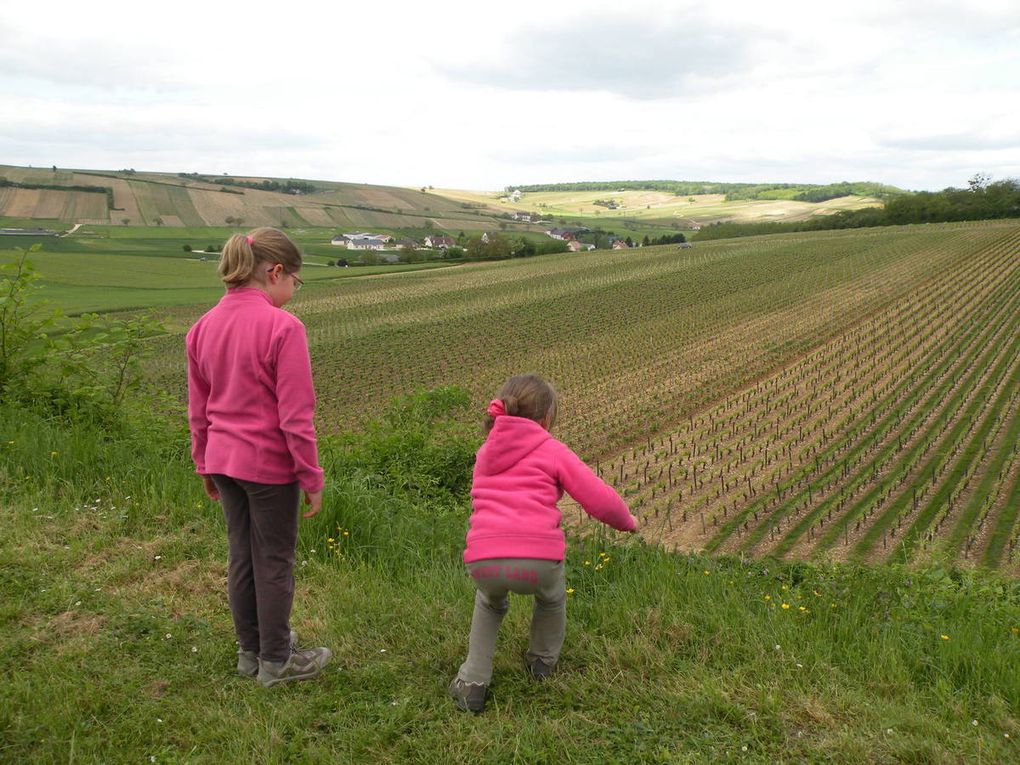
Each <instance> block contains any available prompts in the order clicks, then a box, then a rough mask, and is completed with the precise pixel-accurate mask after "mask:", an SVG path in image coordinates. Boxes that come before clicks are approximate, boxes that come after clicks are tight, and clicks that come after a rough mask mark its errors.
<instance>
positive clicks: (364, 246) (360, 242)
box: [347, 239, 386, 250]
mask: <svg viewBox="0 0 1020 765" xmlns="http://www.w3.org/2000/svg"><path fill="white" fill-rule="evenodd" d="M385 246H386V243H385V242H383V241H380V240H379V239H351V240H350V241H349V242H347V249H348V250H381V249H382V248H383V247H385Z"/></svg>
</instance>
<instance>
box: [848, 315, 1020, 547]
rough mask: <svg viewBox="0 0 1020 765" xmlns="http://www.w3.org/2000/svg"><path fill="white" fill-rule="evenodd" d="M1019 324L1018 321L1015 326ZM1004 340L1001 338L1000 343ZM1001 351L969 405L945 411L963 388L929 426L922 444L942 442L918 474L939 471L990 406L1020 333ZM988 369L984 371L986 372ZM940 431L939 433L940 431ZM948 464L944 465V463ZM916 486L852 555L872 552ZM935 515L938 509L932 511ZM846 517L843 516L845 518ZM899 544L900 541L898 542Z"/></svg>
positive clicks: (866, 534) (870, 530) (893, 503)
mask: <svg viewBox="0 0 1020 765" xmlns="http://www.w3.org/2000/svg"><path fill="white" fill-rule="evenodd" d="M1013 326H1015V323H1014V325H1013ZM1001 342H1002V341H1001V340H1000V343H1001ZM994 351H998V353H996V356H997V357H998V356H999V355H1001V358H999V361H998V362H997V363H996V365H995V366H994V367H993V368H992V370H991V373H990V374H988V375H987V376H986V379H985V381H984V383H983V384H982V385H981V387H980V388H978V389H977V390H976V391H975V392H974V395H973V398H972V400H971V402H970V404H969V405H967V406H966V407H965V408H964V409H963V411H961V412H954V414H953V415H948V414H945V412H946V411H947V410H948V409H950V408H951V407H954V406H955V407H959V406H960V405H961V403H962V401H961V399H962V398H963V397H962V395H961V394H962V391H960V392H958V393H957V394H956V396H954V397H953V400H951V401H949V402H947V403H946V405H945V406H943V408H942V411H943V415H942V416H941V417H940V418H939V419H937V420H936V422H935V423H934V424H933V425H932V426H931V427H930V428H929V429H928V431H927V432H926V434H925V437H924V438H923V439H922V441H921V442H920V445H926V444H928V443H929V437H930V436H932V435H933V434H934V435H935V437H936V438H937V439H938V441H939V444H940V445H939V446H936V445H935V444H934V443H932V445H931V448H930V451H931V456H930V457H929V458H928V459H927V461H926V462H924V464H922V465H920V466H919V467H916V468H915V469H914V470H913V471H912V472H914V473H916V474H917V475H918V476H928V475H931V473H932V471H933V470H935V471H936V472H939V471H938V470H937V467H938V465H939V463H940V462H944V461H945V460H947V459H948V458H949V457H948V455H949V452H950V451H952V447H953V446H954V445H955V444H956V443H957V442H958V441H960V440H961V439H962V438H964V437H965V435H966V433H967V432H968V430H969V429H970V428H971V427H972V426H973V425H974V421H975V417H976V415H977V414H978V412H979V411H981V410H982V409H983V408H984V407H985V406H986V405H987V397H988V395H989V394H990V393H991V392H992V391H993V390H994V389H995V388H996V387H997V386H998V385H999V384H1000V382H1001V380H1002V378H1003V376H1004V375H1005V373H1006V372H1007V371H1008V369H1009V367H1010V364H1012V363H1013V360H1014V358H1015V356H1016V354H1017V352H1018V351H1020V336H1017V337H1016V338H1015V339H1014V340H1013V342H1012V343H1011V344H1009V345H1008V346H1005V347H1001V346H999V345H997V346H996V347H995V348H994V349H991V350H990V352H994ZM985 369H986V368H983V369H982V370H981V371H982V372H984V371H985ZM974 379H975V375H972V376H971V377H970V380H972V381H973V380H974ZM953 419H955V420H956V424H955V425H952V426H950V422H951V421H952V420H953ZM936 431H938V432H936ZM910 456H911V458H914V457H916V455H915V454H913V453H912V454H911V455H910ZM943 467H944V466H943ZM914 488H915V486H913V485H911V486H908V487H907V488H906V489H904V490H903V491H902V492H901V493H900V494H899V495H898V496H897V497H896V498H895V499H894V500H892V501H891V502H890V503H889V505H888V507H886V509H885V510H884V511H882V513H881V515H879V516H878V518H877V519H876V520H875V521H874V522H873V523H872V524H871V526H869V527H868V529H867V530H866V531H865V532H864V534H863V535H862V536H861V538H860V539H859V540H858V541H857V543H856V544H855V545H854V546H853V548H852V556H853V557H856V558H862V557H864V556H865V555H867V554H868V553H869V552H871V549H872V547H873V546H874V545H875V544H876V543H877V542H878V540H879V538H880V537H881V536H882V534H883V533H884V532H886V531H887V530H888V528H889V526H890V525H891V524H892V523H893V522H894V521H895V520H896V518H897V517H898V516H899V515H900V514H901V513H902V512H904V511H905V510H906V508H907V506H908V505H909V504H910V503H912V502H913V490H914ZM922 513H923V514H925V515H927V513H926V511H922ZM930 513H931V515H932V516H934V514H935V510H934V509H932V510H931V511H930ZM842 520H843V519H841V521H842ZM897 544H899V543H897Z"/></svg>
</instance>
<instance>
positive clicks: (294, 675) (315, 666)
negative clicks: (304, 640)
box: [258, 648, 333, 688]
mask: <svg viewBox="0 0 1020 765" xmlns="http://www.w3.org/2000/svg"><path fill="white" fill-rule="evenodd" d="M332 657H333V652H332V651H330V650H329V649H328V648H305V649H303V650H300V651H297V650H295V651H292V652H291V654H290V658H289V659H287V661H263V660H262V659H259V675H258V677H259V682H260V683H262V685H263V686H264V687H266V688H271V687H273V686H274V685H276V684H277V683H289V682H291V681H293V680H310V679H311V678H313V677H315V676H316V675H318V674H319V673H320V672H322V668H323V667H325V666H326V662H328V661H329V660H330V659H331V658H332Z"/></svg>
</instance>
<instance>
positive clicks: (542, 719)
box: [0, 410, 1020, 763]
mask: <svg viewBox="0 0 1020 765" xmlns="http://www.w3.org/2000/svg"><path fill="white" fill-rule="evenodd" d="M174 422H175V423H176V424H177V425H178V427H172V426H167V425H165V424H163V425H161V424H159V423H156V422H153V421H151V420H149V419H147V418H144V417H142V416H140V415H139V416H137V419H133V420H130V421H129V422H128V428H127V429H126V430H115V431H112V432H111V431H110V430H102V429H99V430H97V429H95V428H93V427H90V426H87V425H73V426H60V425H56V424H54V423H53V422H51V421H48V420H46V419H43V418H40V417H38V416H36V415H33V414H31V413H30V412H14V411H11V410H4V411H3V412H2V413H0V433H2V437H3V440H2V442H0V492H2V497H3V501H2V503H0V507H2V510H0V513H2V516H3V525H4V529H5V533H4V535H3V536H2V538H0V591H2V595H3V597H2V599H0V627H2V629H0V671H2V672H3V676H4V678H5V682H4V683H3V684H2V685H0V759H2V760H4V761H9V762H18V761H33V762H99V761H101V762H147V761H149V760H150V758H152V757H154V758H155V761H156V762H210V763H219V762H237V761H249V760H250V761H254V762H302V763H303V762H320V761H322V762H326V761H329V762H337V761H341V762H363V761H372V762H422V763H433V762H477V761H479V760H482V761H486V762H521V763H532V762H547V761H562V762H603V761H604V762H621V763H623V762H628V763H629V762H690V763H700V762H706V761H721V762H762V763H764V762H778V761H787V762H801V761H807V762H846V763H858V762H957V761H968V762H970V761H974V762H1005V761H1009V760H1011V759H1012V758H1014V757H1016V754H1017V752H1016V739H1017V737H1018V736H1020V719H1018V717H1017V712H1016V710H1017V708H1018V705H1020V678H1018V676H1017V674H1016V672H1015V668H1016V666H1017V665H1018V662H1020V636H1018V635H1017V634H1016V631H1017V629H1018V627H1020V586H1018V585H1017V584H1016V583H1015V582H1008V581H1004V580H1000V579H998V578H996V577H994V576H992V575H987V574H974V573H966V574H962V573H958V572H954V571H943V570H939V569H931V570H921V571H908V570H904V569H900V568H896V567H889V568H882V569H866V568H858V567H853V566H850V567H827V566H826V567H816V566H809V565H802V564H798V565H790V564H781V563H775V562H769V561H765V562H760V563H742V562H740V561H736V560H730V559H722V560H713V559H710V558H706V557H701V556H681V555H671V554H668V553H665V552H663V551H662V550H660V549H657V548H654V547H650V546H646V545H644V544H642V543H640V542H622V541H620V540H618V539H617V538H616V536H615V535H597V536H595V537H592V538H589V539H588V540H585V541H581V540H573V541H572V542H571V545H570V549H569V553H568V560H567V566H568V586H570V587H572V588H573V589H574V592H573V594H572V595H571V596H570V601H569V605H568V612H569V616H568V631H567V639H566V644H565V650H564V654H563V658H562V662H561V667H560V672H559V673H558V674H557V675H556V676H555V678H554V679H553V680H551V681H550V682H548V683H545V684H543V685H535V684H532V683H530V682H528V681H527V679H526V676H525V673H524V670H523V667H522V665H521V660H520V658H519V656H520V652H521V651H522V649H523V647H524V644H525V641H526V634H527V621H528V617H529V615H530V609H529V608H528V605H527V602H526V601H525V600H515V601H514V602H513V604H512V608H511V612H510V615H509V616H508V618H507V620H506V621H505V623H504V626H503V630H502V632H501V637H500V643H499V646H498V649H497V660H496V667H495V682H494V685H493V698H492V699H491V700H490V702H489V707H488V709H487V711H486V713H485V714H483V715H481V716H479V717H472V716H468V715H465V714H462V713H459V712H457V711H456V710H455V709H454V707H453V704H452V703H451V702H450V701H449V700H448V699H447V698H446V697H445V684H446V682H447V681H448V680H449V678H450V677H451V676H452V675H453V673H454V672H455V671H456V668H457V665H458V663H459V662H460V661H461V660H462V658H463V653H464V651H465V647H466V639H467V630H468V626H469V621H470V613H471V607H472V589H471V586H470V583H469V580H468V579H467V577H465V576H464V575H463V572H462V568H461V564H460V551H461V549H462V541H463V533H464V530H465V527H466V526H465V521H466V517H467V507H466V504H464V502H463V500H461V501H460V502H459V503H457V502H455V503H454V504H453V505H452V507H450V508H447V509H445V510H443V509H441V508H437V507H436V506H434V505H432V504H430V503H429V502H427V501H419V500H414V499H413V498H410V497H408V496H407V495H404V494H401V493H400V492H399V491H398V490H397V489H395V488H393V487H391V486H389V484H387V483H385V482H383V483H380V482H378V481H374V480H367V479H366V478H365V477H359V476H358V475H355V474H343V473H340V472H338V469H332V468H333V465H332V463H330V462H329V459H330V456H329V455H330V454H331V453H332V452H331V450H330V448H328V447H327V448H326V449H324V459H325V460H326V467H327V470H328V472H329V476H330V480H329V483H328V488H327V495H326V503H325V509H324V511H323V513H322V515H321V516H319V517H318V518H316V519H313V520H312V521H306V522H303V523H302V525H301V539H300V542H299V554H298V559H299V564H298V568H297V578H298V590H297V598H296V605H295V612H294V620H293V624H294V627H295V628H296V629H297V630H298V631H299V632H300V633H301V634H302V635H303V636H304V639H305V642H306V643H309V644H326V645H329V646H331V647H332V648H333V650H334V651H335V653H336V659H335V660H334V662H333V663H332V665H330V667H329V668H328V670H327V672H326V673H325V675H324V676H323V677H322V678H320V679H319V680H317V681H314V682H309V683H301V684H296V685H293V686H282V687H280V688H277V689H274V690H271V691H266V690H264V689H262V688H260V687H258V686H257V685H256V684H255V683H253V682H252V681H250V680H246V679H242V678H239V677H236V676H235V675H234V674H233V673H232V669H233V662H234V653H233V652H234V646H233V643H232V640H233V637H232V626H231V623H230V619H229V613H228V610H227V608H226V603H225V594H224V592H223V576H224V571H225V560H224V555H225V552H224V550H225V538H224V530H223V524H222V520H221V516H220V514H219V511H218V508H217V507H216V506H215V505H213V504H212V503H210V502H209V501H208V500H207V499H205V498H204V496H203V495H202V493H201V491H200V484H199V482H198V480H197V478H196V477H195V476H194V475H193V474H192V472H191V469H190V466H189V464H188V458H187V440H186V434H185V432H184V431H183V429H181V428H180V427H179V425H180V424H181V422H182V421H181V419H177V420H176V421H174ZM338 527H340V528H343V529H346V530H348V531H349V535H348V536H347V537H343V536H342V535H339V534H337V528H338ZM327 537H339V538H341V539H342V540H343V542H342V547H341V554H339V555H338V554H336V553H334V552H331V551H330V549H329V546H328V543H327V541H326V540H327ZM599 553H605V554H607V555H608V556H609V562H608V563H607V564H606V565H605V566H604V567H603V568H602V569H600V570H595V569H594V567H593V566H591V565H585V561H591V560H593V559H598V558H599ZM783 603H786V604H787V605H789V606H790V608H788V609H784V608H783V607H782V604H783ZM802 608H803V609H805V610H801V609H802ZM942 635H945V636H946V637H948V640H944V639H942V637H941V636H942ZM1007 734H1008V736H1009V738H1007Z"/></svg>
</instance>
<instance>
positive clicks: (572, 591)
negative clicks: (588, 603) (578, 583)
mask: <svg viewBox="0 0 1020 765" xmlns="http://www.w3.org/2000/svg"><path fill="white" fill-rule="evenodd" d="M573 594H574V588H573V587H568V588H567V595H573Z"/></svg>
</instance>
